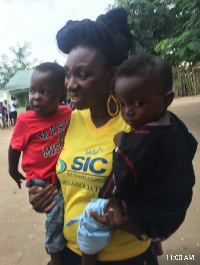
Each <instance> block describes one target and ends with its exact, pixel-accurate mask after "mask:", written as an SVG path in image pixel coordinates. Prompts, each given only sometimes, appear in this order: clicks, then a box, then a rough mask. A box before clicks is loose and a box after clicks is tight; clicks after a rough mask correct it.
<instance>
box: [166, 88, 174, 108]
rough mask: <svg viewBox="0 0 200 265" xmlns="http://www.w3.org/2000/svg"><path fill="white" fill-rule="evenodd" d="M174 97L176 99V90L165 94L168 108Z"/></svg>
mask: <svg viewBox="0 0 200 265" xmlns="http://www.w3.org/2000/svg"><path fill="white" fill-rule="evenodd" d="M173 99H174V92H173V91H169V92H167V93H166V94H165V96H164V104H165V107H166V109H167V108H168V107H169V105H171V103H172V101H173Z"/></svg>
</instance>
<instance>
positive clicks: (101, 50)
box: [29, 9, 157, 265]
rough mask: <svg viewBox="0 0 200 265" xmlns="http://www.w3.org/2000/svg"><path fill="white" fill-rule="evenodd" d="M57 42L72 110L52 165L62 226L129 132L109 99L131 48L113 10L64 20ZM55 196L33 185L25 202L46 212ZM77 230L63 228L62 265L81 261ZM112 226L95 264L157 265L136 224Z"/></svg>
mask: <svg viewBox="0 0 200 265" xmlns="http://www.w3.org/2000/svg"><path fill="white" fill-rule="evenodd" d="M57 43H58V47H59V48H60V50H61V51H62V52H64V53H66V54H68V57H67V62H66V65H65V86H66V88H67V90H68V91H69V93H70V97H71V102H72V104H74V106H75V108H76V110H75V111H73V112H72V117H71V120H70V125H69V128H68V132H67V134H66V138H65V145H66V147H64V148H63V151H62V153H61V155H60V157H59V161H58V164H57V175H58V177H59V180H60V183H61V188H62V192H63V196H64V201H65V202H66V203H65V217H64V223H66V222H68V221H69V220H71V219H73V218H75V217H76V216H78V215H80V214H82V213H83V210H84V208H85V206H86V205H87V203H88V202H90V201H91V199H92V198H97V197H98V192H99V190H100V189H101V188H102V186H103V184H104V182H105V181H106V179H107V177H108V176H109V174H110V172H111V169H112V151H113V149H114V147H115V145H114V142H113V138H114V135H115V134H116V133H118V132H120V131H129V130H130V127H129V126H127V124H126V123H125V122H124V121H123V119H122V117H121V115H120V114H118V110H117V108H118V106H117V105H116V104H114V103H113V101H112V100H111V98H112V99H113V86H114V75H115V70H116V67H117V66H119V65H120V64H121V63H122V62H123V61H124V60H125V59H127V58H128V51H129V49H130V48H131V45H132V35H131V33H130V29H129V26H128V24H127V13H126V11H125V10H124V9H113V10H111V11H109V12H108V13H106V14H105V15H101V16H99V17H98V18H97V20H96V21H91V20H89V19H86V20H83V21H68V22H67V23H66V25H65V26H64V27H63V28H62V29H61V30H60V31H59V32H58V33H57ZM107 102H108V104H107ZM109 103H110V104H109ZM54 192H55V191H53V189H52V186H48V187H47V188H45V189H44V190H42V191H41V190H40V189H38V187H33V188H31V189H30V190H29V195H30V202H31V203H32V205H33V207H34V208H35V209H36V210H37V211H40V212H41V211H44V210H45V211H47V210H49V209H51V208H52V207H53V206H54V203H51V200H52V197H53V196H54ZM44 196H45V197H44ZM49 204H50V205H49ZM116 207H117V206H116ZM119 211H121V208H119ZM115 213H117V209H116V211H115ZM77 228H78V225H77V224H73V225H72V226H70V227H64V230H63V232H64V236H65V238H66V240H67V246H66V248H65V249H64V251H63V257H64V264H65V265H68V264H70V265H77V264H80V263H81V262H82V260H81V254H82V253H81V251H80V249H79V247H78V245H77ZM115 228H116V229H114V230H113V233H112V237H111V241H110V243H109V245H108V246H107V247H106V248H105V249H103V250H102V251H100V252H99V253H98V255H97V264H105V265H106V264H109V265H114V264H124V265H128V264H130V265H134V264H135V265H144V264H145V262H146V263H147V264H151V265H153V264H157V259H156V257H155V256H154V253H153V250H152V248H151V247H150V244H151V242H150V240H146V241H139V240H137V239H136V238H135V236H134V234H135V233H137V234H140V235H141V234H142V231H141V230H140V228H139V227H138V226H136V225H133V224H132V223H131V222H130V221H129V220H128V219H126V220H124V222H123V223H122V224H121V225H119V226H118V227H115ZM125 231H126V232H125ZM127 232H128V233H127Z"/></svg>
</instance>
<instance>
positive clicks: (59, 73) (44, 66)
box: [35, 62, 66, 90]
mask: <svg viewBox="0 0 200 265" xmlns="http://www.w3.org/2000/svg"><path fill="white" fill-rule="evenodd" d="M35 70H38V71H40V72H47V71H52V72H53V74H54V77H55V83H56V84H57V85H58V88H60V89H62V90H65V89H66V88H65V84H64V83H65V70H64V67H63V66H61V65H59V64H58V63H51V62H45V63H41V64H39V65H37V66H36V67H35Z"/></svg>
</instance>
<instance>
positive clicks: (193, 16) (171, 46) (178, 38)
mask: <svg viewBox="0 0 200 265" xmlns="http://www.w3.org/2000/svg"><path fill="white" fill-rule="evenodd" d="M170 13H172V10H170ZM173 17H174V23H173V28H172V30H171V34H170V35H168V36H166V38H164V39H163V40H162V41H160V43H158V45H157V46H156V47H155V51H156V52H158V53H160V54H161V55H162V56H163V57H164V58H166V59H167V60H168V61H170V62H171V64H173V65H177V64H181V63H183V62H188V63H190V64H196V63H198V62H199V61H200V52H199V51H200V19H199V18H200V1H199V0H174V6H173Z"/></svg>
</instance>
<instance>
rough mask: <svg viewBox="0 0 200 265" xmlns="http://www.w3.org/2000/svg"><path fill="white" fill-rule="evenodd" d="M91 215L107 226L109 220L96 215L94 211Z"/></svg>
mask: <svg viewBox="0 0 200 265" xmlns="http://www.w3.org/2000/svg"><path fill="white" fill-rule="evenodd" d="M90 215H91V216H92V217H93V218H94V219H95V220H96V221H97V222H99V223H101V224H104V225H107V224H108V223H107V220H106V218H105V217H102V216H100V215H98V214H97V213H95V212H94V211H90Z"/></svg>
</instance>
